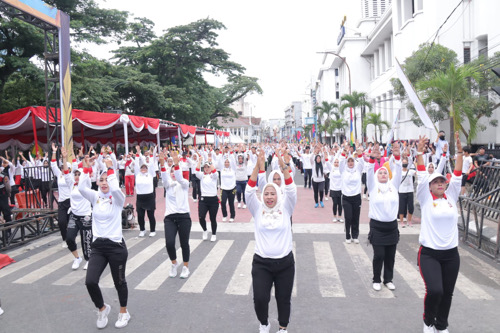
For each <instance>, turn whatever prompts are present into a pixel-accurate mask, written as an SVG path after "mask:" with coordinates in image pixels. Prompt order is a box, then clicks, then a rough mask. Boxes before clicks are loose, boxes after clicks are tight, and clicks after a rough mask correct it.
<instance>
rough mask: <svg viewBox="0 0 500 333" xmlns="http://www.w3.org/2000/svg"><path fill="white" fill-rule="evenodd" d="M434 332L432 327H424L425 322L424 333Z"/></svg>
mask: <svg viewBox="0 0 500 333" xmlns="http://www.w3.org/2000/svg"><path fill="white" fill-rule="evenodd" d="M435 332H436V331H435V330H434V327H433V326H427V325H425V322H424V333H435Z"/></svg>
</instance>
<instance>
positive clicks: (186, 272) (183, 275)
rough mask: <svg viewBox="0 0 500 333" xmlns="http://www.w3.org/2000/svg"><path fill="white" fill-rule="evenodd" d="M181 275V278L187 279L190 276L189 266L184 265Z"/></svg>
mask: <svg viewBox="0 0 500 333" xmlns="http://www.w3.org/2000/svg"><path fill="white" fill-rule="evenodd" d="M179 277H180V278H181V279H187V278H188V277H189V268H188V267H187V266H182V272H181V275H180V276H179Z"/></svg>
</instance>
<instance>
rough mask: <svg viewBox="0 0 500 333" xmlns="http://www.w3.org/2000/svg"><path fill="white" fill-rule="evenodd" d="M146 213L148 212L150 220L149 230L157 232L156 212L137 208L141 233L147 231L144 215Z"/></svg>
mask: <svg viewBox="0 0 500 333" xmlns="http://www.w3.org/2000/svg"><path fill="white" fill-rule="evenodd" d="M145 212H148V219H149V229H150V230H151V232H155V230H156V219H155V211H154V210H144V209H143V208H141V207H139V206H137V221H138V222H139V228H140V229H141V231H144V230H146V226H145V222H144V215H145Z"/></svg>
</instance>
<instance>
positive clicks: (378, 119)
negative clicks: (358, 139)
mask: <svg viewBox="0 0 500 333" xmlns="http://www.w3.org/2000/svg"><path fill="white" fill-rule="evenodd" d="M368 125H373V126H375V139H376V138H377V129H378V130H379V132H380V140H379V142H382V131H383V130H384V127H385V128H386V129H389V128H391V124H389V122H388V121H385V120H382V115H380V114H378V113H375V112H370V113H368V114H367V115H366V119H365V122H364V124H363V126H364V127H363V131H365V132H366V127H367V126H368ZM387 143H389V142H387Z"/></svg>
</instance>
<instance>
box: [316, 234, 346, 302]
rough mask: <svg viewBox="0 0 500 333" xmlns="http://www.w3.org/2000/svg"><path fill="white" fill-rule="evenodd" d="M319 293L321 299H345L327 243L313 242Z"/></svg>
mask: <svg viewBox="0 0 500 333" xmlns="http://www.w3.org/2000/svg"><path fill="white" fill-rule="evenodd" d="M313 246H314V256H315V258H316V267H317V269H318V282H319V291H320V293H321V296H322V297H345V292H344V288H342V282H341V281H340V276H339V272H338V270H337V265H336V264H335V259H333V253H332V250H331V248H330V243H329V242H313Z"/></svg>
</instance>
